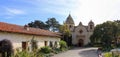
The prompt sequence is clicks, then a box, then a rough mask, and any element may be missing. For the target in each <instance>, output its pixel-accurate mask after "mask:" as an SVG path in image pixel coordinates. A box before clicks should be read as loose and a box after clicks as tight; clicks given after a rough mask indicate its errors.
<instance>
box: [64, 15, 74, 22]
mask: <svg viewBox="0 0 120 57" xmlns="http://www.w3.org/2000/svg"><path fill="white" fill-rule="evenodd" d="M66 24H74V21H73V18H72V17H71V15H70V14H69V16H68V17H67V20H66Z"/></svg>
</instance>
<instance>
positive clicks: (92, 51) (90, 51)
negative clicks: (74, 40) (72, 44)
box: [53, 48, 97, 57]
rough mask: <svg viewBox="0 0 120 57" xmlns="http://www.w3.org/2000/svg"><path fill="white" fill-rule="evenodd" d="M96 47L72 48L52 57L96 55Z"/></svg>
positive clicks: (88, 56)
mask: <svg viewBox="0 0 120 57" xmlns="http://www.w3.org/2000/svg"><path fill="white" fill-rule="evenodd" d="M96 50H97V48H74V49H72V50H69V51H66V52H63V53H60V54H56V55H54V56H53V57H97V54H96Z"/></svg>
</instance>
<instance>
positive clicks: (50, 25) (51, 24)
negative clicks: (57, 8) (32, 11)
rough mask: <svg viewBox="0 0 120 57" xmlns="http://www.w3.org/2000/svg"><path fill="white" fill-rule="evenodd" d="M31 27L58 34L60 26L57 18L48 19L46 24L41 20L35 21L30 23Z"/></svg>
mask: <svg viewBox="0 0 120 57" xmlns="http://www.w3.org/2000/svg"><path fill="white" fill-rule="evenodd" d="M28 25H29V26H30V27H34V28H40V29H45V30H50V31H53V32H56V31H57V32H58V31H59V27H60V24H59V22H58V21H57V20H56V19H55V18H48V20H47V21H46V22H42V21H41V20H35V21H34V22H30V23H28Z"/></svg>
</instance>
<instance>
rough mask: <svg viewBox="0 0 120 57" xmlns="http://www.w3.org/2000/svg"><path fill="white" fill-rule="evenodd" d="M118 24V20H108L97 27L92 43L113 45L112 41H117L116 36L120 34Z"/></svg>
mask: <svg viewBox="0 0 120 57" xmlns="http://www.w3.org/2000/svg"><path fill="white" fill-rule="evenodd" d="M118 31H119V28H118V24H117V23H116V22H112V21H107V22H104V23H103V24H99V25H97V26H96V27H95V30H94V33H93V35H92V36H91V38H90V39H91V42H92V43H102V46H103V47H104V46H105V47H111V44H112V42H115V43H116V38H117V37H118V34H120V33H119V32H118Z"/></svg>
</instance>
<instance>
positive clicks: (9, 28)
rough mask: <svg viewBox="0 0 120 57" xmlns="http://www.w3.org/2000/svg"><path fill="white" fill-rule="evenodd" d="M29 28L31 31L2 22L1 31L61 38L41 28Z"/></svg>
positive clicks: (58, 34) (57, 34)
mask: <svg viewBox="0 0 120 57" xmlns="http://www.w3.org/2000/svg"><path fill="white" fill-rule="evenodd" d="M28 28H29V30H27V29H25V28H24V26H19V25H15V24H8V23H4V22H0V31H4V32H12V33H22V34H30V35H40V36H50V37H60V33H56V32H51V31H48V30H43V29H39V28H31V27H28Z"/></svg>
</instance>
